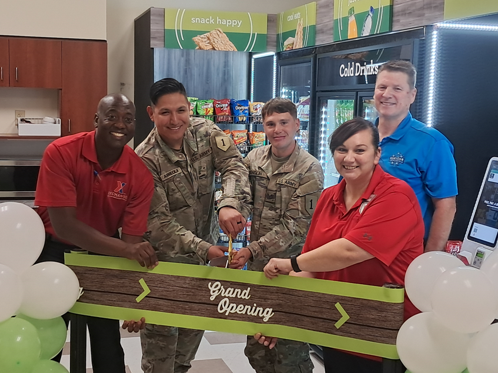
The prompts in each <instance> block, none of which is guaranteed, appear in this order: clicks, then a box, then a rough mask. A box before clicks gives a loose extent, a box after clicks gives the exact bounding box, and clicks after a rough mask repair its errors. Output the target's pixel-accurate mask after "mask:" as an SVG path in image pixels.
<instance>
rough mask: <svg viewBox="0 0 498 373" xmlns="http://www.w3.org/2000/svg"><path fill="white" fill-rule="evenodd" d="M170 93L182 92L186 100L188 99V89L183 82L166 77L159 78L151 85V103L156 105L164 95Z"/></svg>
mask: <svg viewBox="0 0 498 373" xmlns="http://www.w3.org/2000/svg"><path fill="white" fill-rule="evenodd" d="M170 93H180V94H181V95H184V96H185V100H188V99H187V91H186V90H185V87H184V86H183V84H182V83H180V82H179V81H178V80H176V79H173V78H164V79H161V80H158V81H157V82H155V83H154V84H152V86H151V87H150V91H149V97H150V102H151V104H152V105H156V104H157V101H159V99H160V98H161V97H162V96H164V95H168V94H170Z"/></svg>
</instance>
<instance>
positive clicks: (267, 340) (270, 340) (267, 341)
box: [254, 333, 278, 350]
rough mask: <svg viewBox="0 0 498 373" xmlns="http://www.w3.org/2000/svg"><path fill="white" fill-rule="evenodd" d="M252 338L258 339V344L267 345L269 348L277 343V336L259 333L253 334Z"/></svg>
mask: <svg viewBox="0 0 498 373" xmlns="http://www.w3.org/2000/svg"><path fill="white" fill-rule="evenodd" d="M254 339H256V340H257V341H258V343H259V344H262V345H265V346H267V347H268V348H269V349H270V350H271V349H272V348H273V347H275V345H276V344H277V341H278V338H277V337H265V336H264V335H262V334H261V333H256V334H254Z"/></svg>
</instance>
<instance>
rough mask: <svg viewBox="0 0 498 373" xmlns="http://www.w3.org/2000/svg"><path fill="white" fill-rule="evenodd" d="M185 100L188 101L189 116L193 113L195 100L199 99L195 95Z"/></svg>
mask: <svg viewBox="0 0 498 373" xmlns="http://www.w3.org/2000/svg"><path fill="white" fill-rule="evenodd" d="M187 100H188V102H189V105H190V116H193V115H194V111H195V110H194V109H195V104H196V102H197V100H199V99H198V98H197V97H187Z"/></svg>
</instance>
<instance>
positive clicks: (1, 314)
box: [0, 264, 23, 323]
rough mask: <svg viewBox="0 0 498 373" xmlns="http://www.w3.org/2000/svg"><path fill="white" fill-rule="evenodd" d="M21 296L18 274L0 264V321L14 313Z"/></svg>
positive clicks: (21, 290) (19, 303)
mask: <svg viewBox="0 0 498 373" xmlns="http://www.w3.org/2000/svg"><path fill="white" fill-rule="evenodd" d="M22 298H23V288H22V283H21V279H20V278H19V276H18V274H17V273H15V272H14V271H13V270H12V269H10V268H9V267H7V266H5V265H3V264H0V323H1V322H2V321H5V320H7V319H8V318H10V317H11V316H14V315H15V314H16V312H17V310H18V309H19V307H20V306H21V301H22Z"/></svg>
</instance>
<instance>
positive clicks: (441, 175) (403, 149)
mask: <svg viewBox="0 0 498 373" xmlns="http://www.w3.org/2000/svg"><path fill="white" fill-rule="evenodd" d="M416 75H417V72H416V70H415V67H414V66H413V65H412V64H411V63H410V62H407V61H389V62H387V63H385V64H384V65H382V66H381V67H380V69H379V72H378V74H377V82H376V84H375V93H374V101H375V107H376V109H377V111H378V113H379V118H378V119H377V121H376V124H377V126H378V129H379V134H380V139H381V142H380V147H381V148H382V154H381V158H380V165H381V167H382V168H383V169H384V171H386V172H388V173H390V174H391V175H393V176H395V177H397V178H399V179H401V180H404V181H406V182H407V183H408V184H409V185H410V186H411V187H412V188H413V190H414V191H415V194H416V195H417V199H418V201H419V203H420V207H421V209H422V215H423V217H424V223H425V237H424V238H425V240H426V244H425V251H435V250H439V251H441V250H444V248H445V246H446V241H447V240H448V236H449V234H450V230H451V224H452V223H453V218H454V216H455V212H456V202H455V197H456V195H457V194H458V188H457V178H456V164H455V159H454V157H453V145H452V144H451V143H450V142H449V141H448V139H447V138H446V137H445V136H444V135H443V134H441V132H439V131H438V130H436V129H434V128H432V127H428V126H426V125H425V124H424V123H422V122H420V121H418V120H416V119H414V118H413V117H412V115H411V114H410V105H411V104H412V103H413V101H415V96H416V94H417V89H416V88H415V81H416Z"/></svg>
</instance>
